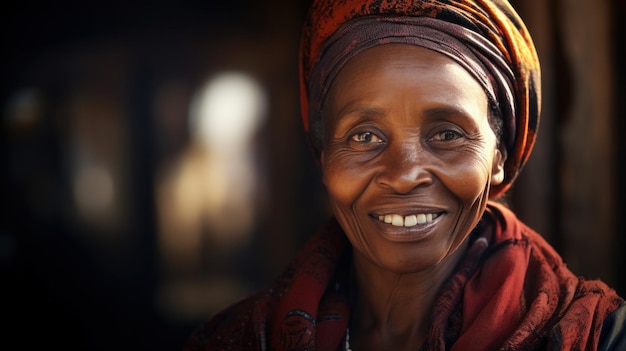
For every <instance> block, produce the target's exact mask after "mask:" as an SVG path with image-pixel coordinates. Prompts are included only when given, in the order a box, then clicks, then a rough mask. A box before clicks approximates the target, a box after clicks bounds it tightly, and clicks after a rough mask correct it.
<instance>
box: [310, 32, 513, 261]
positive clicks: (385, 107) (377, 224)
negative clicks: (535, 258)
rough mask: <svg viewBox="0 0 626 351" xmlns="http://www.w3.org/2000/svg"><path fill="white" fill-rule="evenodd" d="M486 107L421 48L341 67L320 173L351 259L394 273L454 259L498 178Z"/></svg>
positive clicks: (464, 79) (328, 108) (454, 68)
mask: <svg viewBox="0 0 626 351" xmlns="http://www.w3.org/2000/svg"><path fill="white" fill-rule="evenodd" d="M487 106H488V104H487V96H486V94H485V93H484V91H483V89H482V87H481V86H480V85H479V84H478V82H476V81H475V80H474V79H473V78H472V76H471V75H470V74H469V73H468V72H467V71H465V70H464V69H463V68H462V67H461V66H460V65H458V64H457V63H455V62H454V61H452V60H451V59H449V58H448V57H446V56H444V55H442V54H439V53H436V52H434V51H431V50H428V49H424V48H421V47H417V46H411V45H402V44H389V45H382V46H377V47H374V48H371V49H368V50H366V51H364V52H362V53H360V54H358V55H357V56H356V57H354V58H353V59H352V60H350V61H349V62H348V63H347V64H346V66H344V67H343V68H342V70H341V72H340V73H339V75H338V76H337V78H336V79H335V81H334V82H333V85H332V87H331V89H330V92H329V94H328V98H327V101H326V103H325V105H324V113H323V118H324V124H325V137H324V142H323V150H322V171H323V180H324V184H325V185H326V187H327V189H328V193H329V197H330V201H331V205H332V208H333V211H334V213H335V215H336V217H337V219H338V221H339V223H340V224H341V226H342V228H343V229H344V231H345V232H346V235H347V237H348V239H349V240H350V242H351V243H352V245H353V247H354V255H355V260H361V261H363V262H368V263H371V264H374V265H376V266H378V267H380V268H383V269H386V270H389V271H393V272H397V273H409V272H420V271H425V270H427V269H430V268H433V267H435V266H436V265H437V264H438V263H440V262H450V261H454V262H456V260H455V257H457V256H458V254H459V252H460V250H458V248H459V247H461V245H462V244H463V243H464V242H465V239H466V238H467V237H468V235H469V233H470V232H471V230H472V229H473V228H474V226H475V225H476V224H477V222H478V220H479V219H480V217H481V215H482V213H483V211H484V209H485V205H486V202H487V198H488V194H489V187H490V184H498V183H499V182H502V179H503V177H504V172H503V163H504V160H503V158H502V155H501V153H500V151H498V149H497V147H496V144H497V140H496V136H495V134H494V132H493V131H492V129H491V127H490V125H489V120H488V109H487ZM455 254H456V255H455ZM451 264H454V263H451Z"/></svg>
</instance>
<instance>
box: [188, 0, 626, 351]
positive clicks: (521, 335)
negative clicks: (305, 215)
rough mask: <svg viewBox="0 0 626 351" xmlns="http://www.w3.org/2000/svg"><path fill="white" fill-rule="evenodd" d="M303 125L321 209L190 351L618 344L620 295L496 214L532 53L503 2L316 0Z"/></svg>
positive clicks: (529, 100)
mask: <svg viewBox="0 0 626 351" xmlns="http://www.w3.org/2000/svg"><path fill="white" fill-rule="evenodd" d="M301 50H302V51H301V92H302V106H303V120H304V125H305V129H306V130H307V132H308V133H309V134H308V135H309V136H310V141H311V144H312V146H313V149H314V150H315V152H316V155H317V156H318V157H319V160H320V164H321V167H322V174H323V182H324V184H325V186H326V188H327V190H328V194H329V198H330V201H331V205H332V208H333V211H334V214H335V218H336V219H334V220H332V221H330V222H329V223H328V224H327V225H326V226H325V227H324V228H323V229H322V230H320V231H319V232H318V233H317V234H316V235H315V236H314V237H313V238H312V239H311V240H310V241H309V242H308V244H307V245H306V247H305V248H304V249H303V250H302V252H301V253H300V254H299V255H298V256H297V257H296V259H295V260H294V261H293V262H292V263H291V264H290V266H289V267H288V268H287V270H286V271H285V273H284V274H283V275H282V276H281V278H280V279H279V280H278V281H277V282H275V283H274V284H273V285H271V286H270V287H268V288H267V289H265V290H263V291H261V292H259V293H258V294H256V295H254V296H251V297H249V298H247V299H245V300H243V301H241V302H239V303H237V304H235V305H234V306H231V307H229V308H227V309H225V310H224V311H222V312H221V313H219V314H218V315H217V316H215V317H213V318H212V319H211V320H210V321H209V322H208V323H207V324H206V325H204V326H203V327H202V328H201V329H200V330H198V331H197V332H196V333H195V334H194V336H193V337H192V339H191V340H190V341H189V344H188V350H200V349H206V350H209V349H210V350H218V349H224V350H226V349H229V350H234V349H238V350H256V349H259V350H313V349H317V350H343V349H346V350H349V349H352V350H391V349H393V350H398V349H402V350H417V349H422V350H448V349H452V350H499V349H506V350H509V349H515V350H534V349H551V350H552V349H558V350H570V349H575V350H579V349H580V350H582V349H586V350H596V349H612V348H613V349H617V348H619V347H624V346H625V345H626V344H625V343H624V340H623V339H624V335H623V334H624V333H623V332H621V329H622V327H621V325H622V324H623V320H624V316H625V315H626V312H625V310H626V308H625V307H623V306H624V305H623V300H622V299H621V298H620V297H619V296H617V295H616V293H615V292H614V291H613V290H612V289H610V288H609V287H607V286H606V285H605V284H604V283H602V282H600V281H586V280H583V279H579V278H577V277H576V276H575V275H573V274H572V273H571V272H570V271H569V270H568V269H567V268H566V266H565V265H564V264H563V262H562V261H561V258H560V257H559V256H558V254H557V253H556V252H555V251H554V250H553V249H552V248H551V247H550V246H549V245H548V244H547V243H546V242H545V241H544V240H543V239H542V238H541V237H540V236H539V235H538V234H537V233H535V232H534V231H533V230H531V229H530V228H528V227H527V226H525V225H524V224H523V223H522V222H520V221H519V220H518V219H517V218H516V217H515V216H514V214H513V213H511V212H510V211H509V210H508V209H507V208H506V207H504V206H502V205H500V204H498V203H496V202H492V201H490V200H493V199H496V198H498V197H499V196H501V195H502V194H503V193H505V192H506V191H507V190H508V189H509V188H510V187H511V184H512V182H513V181H514V179H515V177H516V176H517V174H518V173H519V171H520V169H521V168H522V166H523V164H524V163H525V162H526V160H527V158H528V156H529V154H530V151H531V149H532V146H533V143H534V139H535V131H536V129H537V124H538V121H539V105H540V88H539V78H540V77H539V63H538V60H537V56H536V53H535V49H534V46H533V43H532V40H531V38H530V37H529V35H528V32H527V30H526V28H525V26H524V24H523V23H522V22H521V20H520V19H519V17H518V16H517V14H516V13H515V12H514V10H513V9H512V8H511V6H510V5H509V4H508V3H507V2H505V1H504V0H464V1H408V0H405V1H372V0H360V1H356V0H353V1H334V0H319V1H315V2H314V4H313V7H312V9H311V11H310V13H309V17H308V18H307V21H306V23H305V27H304V32H303V40H302V47H301Z"/></svg>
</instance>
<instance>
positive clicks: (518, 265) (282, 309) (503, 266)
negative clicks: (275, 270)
mask: <svg viewBox="0 0 626 351" xmlns="http://www.w3.org/2000/svg"><path fill="white" fill-rule="evenodd" d="M471 240H472V243H471V245H470V247H469V248H468V250H467V252H466V254H465V256H464V257H463V259H462V260H461V262H460V264H459V266H458V267H457V269H456V270H455V272H454V273H453V275H452V276H451V277H450V279H449V280H448V281H447V282H446V284H445V285H444V287H443V288H442V290H441V292H440V293H439V295H438V297H437V299H436V302H435V305H434V306H433V312H432V314H431V316H430V318H431V326H430V331H429V334H428V337H427V340H426V342H425V343H424V345H422V349H423V350H481V351H485V350H537V349H540V350H544V349H548V350H595V349H596V348H597V344H598V338H599V335H600V331H601V328H602V323H603V321H604V319H605V318H606V317H607V316H608V315H609V314H610V313H611V312H613V311H615V310H616V309H617V308H618V306H619V305H620V304H621V303H622V302H623V299H621V298H620V297H619V296H617V294H616V293H615V291H613V290H612V289H610V288H609V287H607V286H606V285H605V284H604V283H602V282H600V281H587V280H584V279H582V278H578V277H576V276H575V275H574V274H572V272H570V271H569V270H568V269H567V267H566V266H565V264H564V263H563V262H562V260H561V258H560V257H559V255H558V254H557V253H556V252H555V251H554V249H552V247H550V245H548V244H547V243H546V242H545V240H543V238H542V237H541V236H540V235H538V234H537V233H535V232H534V231H533V230H532V229H530V228H528V227H527V226H526V225H524V224H523V223H522V222H520V221H519V220H518V219H517V218H516V217H515V215H514V214H513V213H512V212H511V211H509V210H508V209H506V208H505V207H503V206H501V205H498V204H494V203H490V204H489V206H488V208H487V211H486V212H485V214H484V216H483V220H482V221H481V223H480V224H479V226H478V227H477V228H476V230H475V231H474V232H473V233H472V236H471ZM350 259H351V255H350V246H349V244H348V241H347V240H346V239H345V235H344V234H343V232H342V230H341V229H340V227H339V225H338V224H337V223H336V222H335V221H331V222H329V223H328V224H327V225H326V226H325V227H324V228H323V229H322V230H321V231H319V232H318V233H317V234H316V235H315V236H314V237H313V238H312V239H311V240H310V241H309V242H308V243H307V245H306V247H305V248H304V249H303V250H302V251H301V252H300V254H299V255H298V256H297V257H296V259H295V260H294V261H292V263H291V264H290V265H289V267H288V268H287V270H286V271H285V272H284V273H283V274H282V276H281V277H280V278H279V279H278V280H277V281H276V282H275V283H274V284H272V285H271V286H269V287H268V288H266V289H264V290H262V291H261V292H259V293H258V294H256V295H253V296H251V297H248V298H246V299H245V300H242V301H241V302H239V303H237V304H235V305H233V306H231V307H228V308H227V309H225V310H223V311H222V312H220V313H218V314H217V315H216V316H214V317H213V318H211V319H210V320H209V321H208V322H207V323H206V324H205V325H203V326H202V327H201V328H200V329H198V330H197V331H196V332H195V333H194V334H193V336H192V338H191V339H190V340H189V342H188V344H187V347H186V350H187V351H193V350H341V349H343V347H344V338H345V333H346V328H347V326H348V321H349V318H350V313H349V312H350V304H349V299H348V296H349V294H348V288H349V287H350V279H349V274H347V272H348V271H349V267H350Z"/></svg>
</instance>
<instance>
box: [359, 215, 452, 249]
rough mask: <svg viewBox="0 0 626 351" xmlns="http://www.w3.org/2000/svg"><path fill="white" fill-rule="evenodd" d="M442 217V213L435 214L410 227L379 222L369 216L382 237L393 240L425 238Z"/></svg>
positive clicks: (410, 240) (401, 241)
mask: <svg viewBox="0 0 626 351" xmlns="http://www.w3.org/2000/svg"><path fill="white" fill-rule="evenodd" d="M443 217H444V215H443V214H441V215H439V216H437V218H435V219H433V220H432V222H428V223H423V224H417V225H414V226H412V227H398V226H395V225H391V224H388V223H385V222H381V221H380V220H378V219H376V218H371V219H372V221H374V224H375V225H376V227H377V228H378V229H379V230H378V232H379V233H380V235H381V236H382V237H384V238H385V239H387V240H389V241H393V242H400V243H406V242H415V241H421V240H425V239H427V238H428V237H430V236H431V234H432V233H433V232H434V230H435V226H436V225H437V223H439V221H440V220H441V219H442V218H443Z"/></svg>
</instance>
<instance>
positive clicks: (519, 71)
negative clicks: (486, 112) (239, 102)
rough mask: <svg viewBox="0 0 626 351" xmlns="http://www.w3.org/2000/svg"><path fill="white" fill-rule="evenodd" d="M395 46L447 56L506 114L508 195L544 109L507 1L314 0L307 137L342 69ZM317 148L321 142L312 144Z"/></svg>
mask: <svg viewBox="0 0 626 351" xmlns="http://www.w3.org/2000/svg"><path fill="white" fill-rule="evenodd" d="M389 43H402V44H411V45H417V46H421V47H425V48H427V49H431V50H434V51H437V52H439V53H442V54H444V55H446V56H448V57H450V58H451V59H453V60H454V61H456V62H457V63H458V64H460V65H461V66H462V67H463V68H465V69H466V70H467V71H468V72H469V73H470V74H471V75H472V76H473V77H474V78H475V79H476V80H477V81H478V83H479V84H480V85H481V86H482V87H483V89H484V90H485V93H486V95H487V98H488V100H489V104H490V107H491V108H492V109H493V110H495V111H497V114H498V115H499V116H500V117H501V118H502V122H503V123H502V125H503V133H502V136H501V139H500V143H502V144H503V146H504V148H505V150H506V153H507V159H506V162H505V178H504V181H503V183H502V184H500V185H497V186H494V187H493V188H492V189H491V194H490V195H491V197H497V196H499V195H502V194H503V193H504V192H506V191H507V190H508V189H509V188H510V187H511V183H512V182H513V181H514V179H515V178H516V177H517V175H518V173H519V171H520V170H521V168H522V166H523V165H524V163H525V162H526V160H527V159H528V157H529V155H530V152H531V150H532V147H533V145H534V142H535V135H536V131H537V126H538V123H539V113H540V98H541V91H540V89H541V88H540V69H539V60H538V59H537V53H536V51H535V47H534V44H533V42H532V39H531V38H530V34H529V33H528V31H527V29H526V27H525V25H524V23H523V22H522V20H521V19H520V18H519V16H518V15H517V13H516V12H515V10H513V8H512V7H511V5H510V4H509V3H508V2H507V1H506V0H461V1H436V0H387V1H381V0H343V1H337V0H316V1H314V3H313V5H312V7H311V9H310V13H309V16H307V19H306V22H305V24H304V28H303V33H302V41H301V48H300V56H301V57H300V58H301V60H300V100H301V107H302V120H303V123H304V128H305V131H306V132H307V134H308V135H309V138H311V132H312V130H311V129H312V127H314V126H315V125H320V123H319V121H320V113H321V108H322V104H323V102H324V99H325V98H326V94H327V93H328V90H329V88H330V86H331V84H332V82H333V80H334V78H335V77H336V76H337V74H338V73H339V71H340V70H341V68H343V66H344V65H345V64H346V63H347V62H348V61H349V60H350V59H351V58H352V57H354V56H356V55H357V54H358V53H360V52H362V51H364V50H366V49H368V48H371V47H374V46H377V45H384V44H389ZM314 148H315V150H316V152H319V151H320V145H314Z"/></svg>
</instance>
